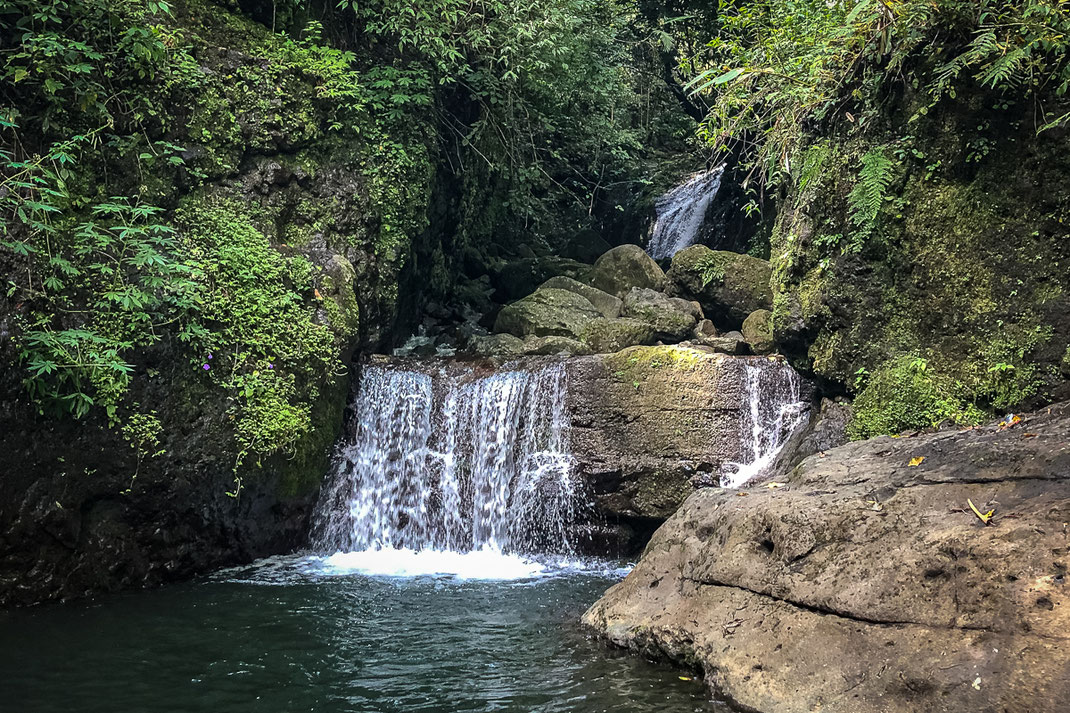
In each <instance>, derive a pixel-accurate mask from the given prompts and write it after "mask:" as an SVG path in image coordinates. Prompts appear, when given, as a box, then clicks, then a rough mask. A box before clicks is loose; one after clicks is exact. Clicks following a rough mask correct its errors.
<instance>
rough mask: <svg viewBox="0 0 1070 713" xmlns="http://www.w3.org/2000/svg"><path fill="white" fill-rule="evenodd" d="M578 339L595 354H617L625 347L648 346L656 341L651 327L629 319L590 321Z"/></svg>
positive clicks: (602, 318)
mask: <svg viewBox="0 0 1070 713" xmlns="http://www.w3.org/2000/svg"><path fill="white" fill-rule="evenodd" d="M580 337H581V338H582V339H583V342H584V343H585V344H586V345H587V346H588V347H589V348H590V349H591V351H592V352H594V353H595V354H609V353H612V352H619V351H620V350H621V349H625V348H627V347H633V346H640V345H650V344H653V343H654V342H655V341H656V339H655V336H654V328H653V327H652V326H650V325H649V324H647V323H646V322H643V321H641V320H638V319H632V318H630V317H618V318H617V319H606V318H605V317H601V318H599V319H595V320H592V321H590V322H588V323H587V325H586V326H585V327H584V329H583V332H582V333H581V335H580Z"/></svg>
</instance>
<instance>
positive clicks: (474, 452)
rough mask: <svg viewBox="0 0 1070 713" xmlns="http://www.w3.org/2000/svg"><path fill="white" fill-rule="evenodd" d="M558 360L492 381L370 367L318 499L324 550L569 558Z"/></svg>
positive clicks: (570, 515)
mask: <svg viewBox="0 0 1070 713" xmlns="http://www.w3.org/2000/svg"><path fill="white" fill-rule="evenodd" d="M565 389H566V374H565V369H564V367H563V366H562V365H561V364H560V363H551V364H544V365H541V366H540V367H539V368H536V369H532V370H527V369H514V370H508V371H501V372H497V373H494V374H491V375H489V376H484V375H479V374H477V373H476V372H475V371H474V370H470V369H466V370H463V371H462V372H461V373H457V370H456V369H453V370H446V369H445V368H439V369H435V368H432V369H431V370H430V371H429V372H423V371H415V370H409V369H406V368H403V367H393V366H379V365H369V366H367V367H365V368H364V369H363V371H362V374H361V377H360V384H359V387H358V392H357V395H356V399H355V402H354V403H353V410H354V416H353V424H352V429H351V436H350V437H349V438H348V439H347V440H346V442H345V443H344V444H343V446H342V448H341V450H340V452H339V454H338V457H337V459H336V464H335V469H334V472H333V474H332V475H331V477H330V479H329V481H328V484H327V486H326V488H325V490H324V494H323V496H322V498H321V501H320V504H319V507H318V511H317V514H316V522H315V523H314V544H315V545H316V546H317V548H318V549H321V550H324V551H349V552H352V551H364V550H376V549H390V548H400V549H408V550H418V551H419V550H439V551H452V552H469V551H475V550H481V549H492V550H496V551H502V552H514V553H532V552H562V553H568V552H570V551H571V550H572V543H571V542H570V535H569V529H570V526H571V525H572V522H573V520H574V519H575V517H576V508H577V505H576V495H577V493H576V486H575V482H574V478H573V472H572V471H573V468H572V460H571V456H570V454H569V443H568V419H567V414H566V406H565Z"/></svg>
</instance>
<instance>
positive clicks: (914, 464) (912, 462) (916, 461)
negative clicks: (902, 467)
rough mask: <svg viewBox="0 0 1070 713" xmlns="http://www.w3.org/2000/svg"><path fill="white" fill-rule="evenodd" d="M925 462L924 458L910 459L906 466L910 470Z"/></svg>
mask: <svg viewBox="0 0 1070 713" xmlns="http://www.w3.org/2000/svg"><path fill="white" fill-rule="evenodd" d="M924 462H925V456H918V457H917V458H911V459H910V462H909V463H907V466H908V467H910V468H917V467H918V466H919V465H921V464H922V463H924Z"/></svg>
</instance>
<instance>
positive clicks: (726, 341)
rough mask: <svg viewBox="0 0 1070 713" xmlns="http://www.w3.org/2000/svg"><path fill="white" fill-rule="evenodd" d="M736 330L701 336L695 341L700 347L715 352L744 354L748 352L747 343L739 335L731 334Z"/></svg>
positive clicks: (732, 354) (733, 354) (735, 354)
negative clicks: (722, 333)
mask: <svg viewBox="0 0 1070 713" xmlns="http://www.w3.org/2000/svg"><path fill="white" fill-rule="evenodd" d="M734 334H738V332H732V333H730V334H725V335H722V336H719V337H703V338H702V339H698V340H696V341H695V344H697V345H698V346H700V347H704V348H705V349H708V350H710V351H711V352H713V353H715V354H729V355H731V356H744V355H747V354H750V348H749V347H748V346H747V343H746V342H745V341H743V339H741V338H739V337H735V336H732V335H734Z"/></svg>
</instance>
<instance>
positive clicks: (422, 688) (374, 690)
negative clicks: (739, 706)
mask: <svg viewBox="0 0 1070 713" xmlns="http://www.w3.org/2000/svg"><path fill="white" fill-rule="evenodd" d="M620 576H621V573H620V572H612V571H602V572H591V571H587V572H575V571H572V572H567V573H562V574H558V575H554V576H544V577H541V578H536V579H527V580H518V581H505V582H502V581H476V580H467V581H465V580H458V579H454V578H442V577H418V578H386V577H367V576H363V575H358V574H346V575H341V576H339V575H336V576H325V575H324V574H323V573H322V572H319V571H317V570H316V569H315V568H314V567H311V566H309V565H308V564H307V561H305V560H299V559H297V558H287V559H281V560H275V561H273V562H270V563H268V564H267V565H264V566H260V567H257V568H251V569H248V570H245V571H231V572H228V573H225V574H224V575H220V576H218V577H215V578H213V579H212V580H210V581H207V582H203V583H198V584H189V585H182V586H175V587H171V588H166V589H163V590H159V591H154V592H141V593H134V594H126V595H114V596H108V597H102V598H100V599H99V600H97V601H91V602H82V603H75V604H70V605H52V606H45V607H40V608H36V609H31V610H22V611H13V612H7V613H0V710H3V711H12V712H19V713H29V712H31V711H64V712H67V711H72V712H73V711H77V712H92V711H100V712H101V713H105V712H106V713H125V712H127V711H130V712H133V711H138V712H142V711H145V712H152V713H160V712H163V711H209V712H211V713H244V712H245V711H271V712H280V713H281V712H288V711H354V712H358V711H359V712H361V713H364V712H368V713H371V712H373V711H374V712H381V713H410V712H416V711H426V712H432V711H433V712H436V713H451V712H454V711H506V712H514V711H515V712H518V713H519V712H525V713H526V712H529V711H569V712H577V713H593V712H595V711H599V712H601V711H658V712H664V713H678V712H679V713H683V712H685V711H688V712H690V711H704V712H707V713H708V712H710V711H718V712H719V713H725V711H726V710H727V709H725V708H723V707H720V706H719V705H718V704H715V703H711V702H709V701H708V697H707V695H706V693H705V690H704V688H703V686H702V684H701V683H699V682H685V681H681V680H680V678H679V676H680V672H679V671H675V670H672V669H670V668H667V667H662V666H656V665H653V664H650V663H647V662H645V661H642V660H639V659H636V658H633V657H631V656H627V655H623V654H620V653H618V652H614V651H611V650H609V649H606V648H605V647H603V646H602V645H600V644H598V643H595V642H592V641H590V640H588V638H587V637H586V636H585V635H584V633H583V632H582V631H581V630H580V629H579V627H578V625H577V622H578V620H579V616H580V614H582V612H583V611H584V609H585V608H586V607H587V606H588V605H590V604H591V603H592V602H594V601H595V600H596V599H597V598H598V597H599V596H600V595H601V593H602V592H603V591H604V590H605V589H606V588H607V587H608V586H610V585H611V584H612V583H613V581H615V579H618V578H619V577H620Z"/></svg>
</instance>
